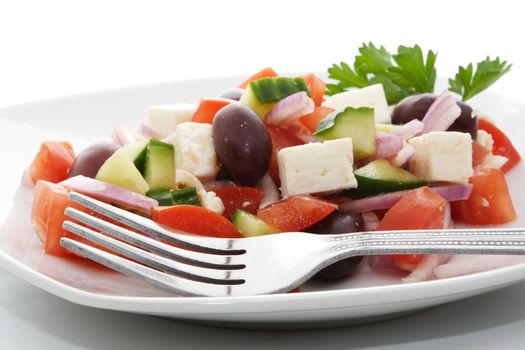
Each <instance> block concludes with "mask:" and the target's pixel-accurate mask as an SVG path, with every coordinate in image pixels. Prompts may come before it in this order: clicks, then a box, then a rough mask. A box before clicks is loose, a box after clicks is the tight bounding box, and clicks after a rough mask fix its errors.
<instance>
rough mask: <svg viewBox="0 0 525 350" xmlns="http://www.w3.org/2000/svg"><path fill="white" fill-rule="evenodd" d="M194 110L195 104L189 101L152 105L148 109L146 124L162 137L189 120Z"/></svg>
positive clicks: (195, 108)
mask: <svg viewBox="0 0 525 350" xmlns="http://www.w3.org/2000/svg"><path fill="white" fill-rule="evenodd" d="M196 110H197V106H196V105H193V104H190V103H177V104H173V105H161V106H152V107H150V108H149V109H148V125H149V127H150V128H152V129H153V130H154V131H155V132H157V133H158V134H159V135H160V137H161V138H162V137H165V136H167V135H169V134H170V133H172V132H174V131H175V129H176V128H177V125H179V124H180V123H184V122H189V121H190V120H191V117H192V116H193V114H194V113H195V111H196Z"/></svg>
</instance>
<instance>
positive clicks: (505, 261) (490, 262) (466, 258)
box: [433, 254, 525, 278]
mask: <svg viewBox="0 0 525 350" xmlns="http://www.w3.org/2000/svg"><path fill="white" fill-rule="evenodd" d="M524 262H525V256H522V255H514V256H512V255H462V254H458V255H454V256H453V257H452V258H451V259H450V261H448V263H445V264H442V265H439V266H437V267H435V268H434V271H433V272H434V275H435V276H436V277H437V278H449V277H456V276H462V275H468V274H471V273H476V272H481V271H488V270H493V269H497V268H501V267H506V266H512V265H517V264H520V263H524Z"/></svg>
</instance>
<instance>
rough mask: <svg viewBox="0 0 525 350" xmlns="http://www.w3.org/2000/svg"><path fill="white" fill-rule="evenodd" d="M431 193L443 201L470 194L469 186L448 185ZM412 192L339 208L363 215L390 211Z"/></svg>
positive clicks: (353, 203)
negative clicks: (378, 211) (382, 210)
mask: <svg viewBox="0 0 525 350" xmlns="http://www.w3.org/2000/svg"><path fill="white" fill-rule="evenodd" d="M430 189H431V190H432V191H434V192H435V193H436V194H438V195H440V196H441V197H443V198H444V199H445V200H447V201H449V202H451V201H458V200H464V199H467V198H468V197H469V196H470V193H471V192H472V185H471V184H461V185H448V186H436V187H430ZM410 191H413V190H404V191H397V192H390V193H386V194H380V195H377V196H373V197H367V198H363V199H357V200H355V201H351V202H347V203H343V204H340V205H339V207H340V208H342V209H349V210H354V211H357V212H359V213H364V212H368V211H373V210H380V209H390V208H391V207H393V206H394V204H396V203H397V202H398V201H399V200H400V199H401V198H402V197H403V196H404V195H406V194H407V193H409V192H410Z"/></svg>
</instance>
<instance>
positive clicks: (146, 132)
mask: <svg viewBox="0 0 525 350" xmlns="http://www.w3.org/2000/svg"><path fill="white" fill-rule="evenodd" d="M139 133H140V134H141V135H142V136H144V137H145V138H149V137H153V138H156V139H157V140H158V139H160V135H159V133H158V132H156V131H155V130H153V129H152V128H151V127H150V126H149V125H146V124H144V123H140V127H139Z"/></svg>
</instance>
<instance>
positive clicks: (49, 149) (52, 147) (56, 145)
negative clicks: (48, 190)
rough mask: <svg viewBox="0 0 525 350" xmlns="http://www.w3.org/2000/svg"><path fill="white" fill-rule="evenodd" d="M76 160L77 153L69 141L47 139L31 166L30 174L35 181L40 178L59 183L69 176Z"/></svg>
mask: <svg viewBox="0 0 525 350" xmlns="http://www.w3.org/2000/svg"><path fill="white" fill-rule="evenodd" d="M74 161H75V153H74V152H73V147H71V144H69V142H57V141H45V142H43V143H42V144H41V145H40V150H39V151H38V153H37V155H36V156H35V159H34V160H33V163H31V165H30V166H29V169H28V172H29V176H30V177H31V179H32V180H33V183H36V182H37V181H38V180H45V181H49V182H52V183H58V182H60V181H63V180H65V179H66V178H67V174H68V173H69V170H70V169H71V166H72V165H73V162H74Z"/></svg>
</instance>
